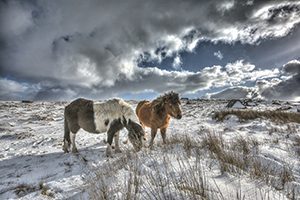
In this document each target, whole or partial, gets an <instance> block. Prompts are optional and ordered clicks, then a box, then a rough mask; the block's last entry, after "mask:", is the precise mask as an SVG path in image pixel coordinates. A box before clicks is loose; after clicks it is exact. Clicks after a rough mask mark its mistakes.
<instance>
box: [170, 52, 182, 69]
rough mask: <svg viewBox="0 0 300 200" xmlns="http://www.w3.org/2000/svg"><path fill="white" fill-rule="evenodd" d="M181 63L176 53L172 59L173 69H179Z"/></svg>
mask: <svg viewBox="0 0 300 200" xmlns="http://www.w3.org/2000/svg"><path fill="white" fill-rule="evenodd" d="M181 65H182V61H181V58H180V56H179V55H177V56H176V57H175V58H174V60H173V64H172V66H173V68H174V69H180V66H181Z"/></svg>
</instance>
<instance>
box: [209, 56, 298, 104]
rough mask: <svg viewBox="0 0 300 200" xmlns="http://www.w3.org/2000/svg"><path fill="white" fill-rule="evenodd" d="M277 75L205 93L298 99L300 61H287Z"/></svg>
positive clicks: (225, 96) (216, 95)
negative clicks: (252, 82) (252, 84)
mask: <svg viewBox="0 0 300 200" xmlns="http://www.w3.org/2000/svg"><path fill="white" fill-rule="evenodd" d="M277 75H278V76H277V77H264V78H263V79H257V81H256V84H255V86H254V87H239V86H238V87H231V88H228V89H225V90H223V91H221V92H217V93H214V94H207V97H210V98H221V99H230V98H263V99H280V100H299V97H300V90H299V88H300V61H299V60H292V61H290V62H288V63H287V64H285V65H284V66H283V67H282V69H281V71H280V73H277Z"/></svg>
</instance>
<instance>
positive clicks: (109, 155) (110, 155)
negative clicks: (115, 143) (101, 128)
mask: <svg viewBox="0 0 300 200" xmlns="http://www.w3.org/2000/svg"><path fill="white" fill-rule="evenodd" d="M106 157H108V158H112V151H111V148H109V149H106Z"/></svg>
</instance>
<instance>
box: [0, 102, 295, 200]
mask: <svg viewBox="0 0 300 200" xmlns="http://www.w3.org/2000/svg"><path fill="white" fill-rule="evenodd" d="M130 103H131V104H132V105H133V107H134V108H135V105H136V103H137V102H133V101H131V102H130ZM227 103H228V102H227V101H221V100H220V101H209V100H189V101H187V100H184V101H183V103H182V109H183V118H182V119H181V120H176V119H173V120H172V121H171V124H170V127H169V128H168V130H167V133H168V134H167V138H168V140H169V143H168V145H166V146H164V145H162V140H161V137H160V134H157V137H156V139H155V145H154V149H152V150H150V149H149V148H146V147H145V148H143V149H142V151H140V152H138V153H135V152H133V148H132V146H131V145H130V144H123V143H122V144H121V148H122V150H123V153H119V154H114V157H113V158H110V159H107V158H106V156H105V149H106V145H105V144H104V142H103V140H104V139H105V138H106V134H99V135H96V134H90V133H86V132H84V131H82V130H80V132H79V133H78V136H77V138H76V142H77V148H78V150H79V155H73V154H65V153H63V151H62V140H63V111H64V106H65V105H67V102H34V103H21V102H0V199H19V198H20V199H52V198H53V199H300V124H298V123H281V122H280V121H278V122H274V121H270V120H268V119H260V118H258V119H254V120H239V119H238V118H237V117H235V116H229V117H227V118H226V119H225V120H224V121H216V120H214V119H212V116H213V114H214V112H216V111H221V110H224V109H226V108H225V107H226V105H227ZM234 106H235V105H234ZM241 107H242V106H241ZM299 108H300V107H299V103H297V102H294V103H286V102H275V103H274V102H273V103H271V102H269V103H267V102H258V103H257V105H249V108H247V109H254V110H259V111H264V110H276V109H283V110H285V112H295V113H297V109H299ZM235 109H240V108H235ZM298 114H299V112H298ZM298 117H299V115H298ZM146 133H147V138H148V140H149V137H150V129H146ZM120 138H121V141H124V140H126V138H127V132H126V131H125V130H123V131H122V132H121V137H120Z"/></svg>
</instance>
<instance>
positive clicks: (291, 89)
mask: <svg viewBox="0 0 300 200" xmlns="http://www.w3.org/2000/svg"><path fill="white" fill-rule="evenodd" d="M283 76H284V77H283V78H282V80H281V81H279V83H278V84H274V85H270V86H269V83H268V82H267V83H262V88H263V89H262V91H261V95H262V96H263V97H265V98H267V99H284V100H289V99H297V100H300V90H299V88H300V61H299V60H292V61H290V62H288V63H287V64H285V65H284V66H283ZM285 76H288V78H286V77H285Z"/></svg>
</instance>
